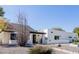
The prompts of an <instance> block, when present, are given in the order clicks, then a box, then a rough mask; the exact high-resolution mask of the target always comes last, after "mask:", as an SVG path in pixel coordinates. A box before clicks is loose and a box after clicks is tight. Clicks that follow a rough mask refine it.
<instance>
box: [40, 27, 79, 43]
mask: <svg viewBox="0 0 79 59" xmlns="http://www.w3.org/2000/svg"><path fill="white" fill-rule="evenodd" d="M39 31H41V32H45V33H46V34H45V39H44V41H43V43H44V44H65V43H70V42H72V41H73V40H76V39H78V35H77V34H76V33H70V32H65V31H63V30H57V29H54V28H53V29H45V30H39Z"/></svg>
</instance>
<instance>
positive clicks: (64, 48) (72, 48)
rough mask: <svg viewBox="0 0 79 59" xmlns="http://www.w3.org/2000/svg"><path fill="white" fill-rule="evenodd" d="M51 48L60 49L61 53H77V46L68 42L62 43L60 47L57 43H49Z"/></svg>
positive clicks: (78, 51)
mask: <svg viewBox="0 0 79 59" xmlns="http://www.w3.org/2000/svg"><path fill="white" fill-rule="evenodd" d="M51 46H52V48H53V49H54V50H56V51H61V54H63V53H67V54H78V53H79V48H78V47H77V46H71V45H70V44H62V46H61V47H58V46H57V45H51Z"/></svg>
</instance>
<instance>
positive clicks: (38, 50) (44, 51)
mask: <svg viewBox="0 0 79 59" xmlns="http://www.w3.org/2000/svg"><path fill="white" fill-rule="evenodd" d="M52 52H53V53H54V51H53V49H51V48H49V47H43V46H35V47H33V48H31V49H30V54H52Z"/></svg>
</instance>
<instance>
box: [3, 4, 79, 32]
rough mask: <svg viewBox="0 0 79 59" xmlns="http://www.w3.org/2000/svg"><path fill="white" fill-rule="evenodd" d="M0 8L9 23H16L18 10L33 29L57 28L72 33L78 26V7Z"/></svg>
mask: <svg viewBox="0 0 79 59" xmlns="http://www.w3.org/2000/svg"><path fill="white" fill-rule="evenodd" d="M2 7H3V8H4V11H5V17H6V18H8V19H9V20H10V22H17V14H18V13H19V9H20V11H21V12H23V13H25V14H26V15H27V16H28V18H27V21H28V24H29V25H30V26H31V27H32V28H34V29H44V28H55V27H56V28H57V27H58V28H63V29H64V30H66V31H68V32H72V30H73V29H74V28H75V27H78V26H79V6H76V5H75V6H74V5H72V6H68V5H65V6H64V5H62V6H61V5H59V6H55V5H48V6H47V5H43V6H42V5H41V6H40V5H39V6H37V5H36V6H34V5H33V6H32V5H30V6H29V5H19V6H16V5H14V6H11V5H10V6H8V5H7V6H2Z"/></svg>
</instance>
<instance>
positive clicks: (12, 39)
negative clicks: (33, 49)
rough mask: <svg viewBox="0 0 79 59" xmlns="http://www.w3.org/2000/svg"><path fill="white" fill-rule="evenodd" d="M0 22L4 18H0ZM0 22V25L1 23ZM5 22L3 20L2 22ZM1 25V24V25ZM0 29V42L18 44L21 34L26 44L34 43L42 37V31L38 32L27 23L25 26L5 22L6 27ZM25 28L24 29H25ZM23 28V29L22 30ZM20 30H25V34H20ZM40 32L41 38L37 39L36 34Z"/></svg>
mask: <svg viewBox="0 0 79 59" xmlns="http://www.w3.org/2000/svg"><path fill="white" fill-rule="evenodd" d="M0 20H1V23H2V22H3V21H4V20H5V18H0ZM1 23H0V25H1ZM4 23H5V22H4ZM1 26H2V25H1ZM2 28H3V27H1V29H0V30H1V31H0V44H18V43H19V40H18V39H21V36H23V39H25V40H26V41H27V42H26V44H27V43H28V44H36V43H39V42H38V40H39V41H41V39H42V38H43V34H45V33H43V32H38V31H36V30H34V29H33V28H31V27H30V26H29V25H27V26H26V27H25V26H24V25H20V24H16V23H7V27H6V28H5V29H2ZM25 28H26V29H25ZM23 29H25V30H23ZM21 30H22V32H23V33H24V32H26V33H25V34H23V35H21V34H22V33H21ZM38 34H40V35H42V38H41V39H38V37H37V35H38Z"/></svg>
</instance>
